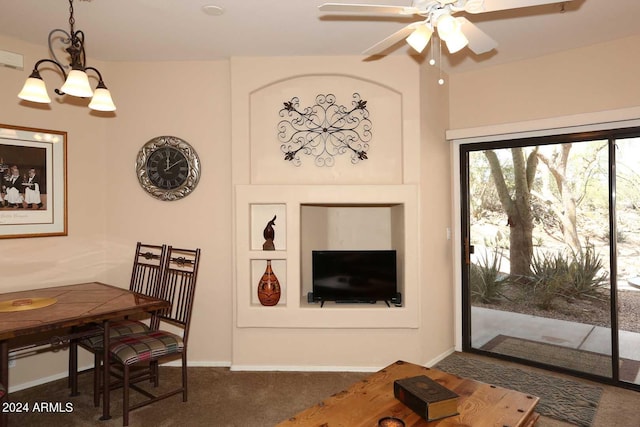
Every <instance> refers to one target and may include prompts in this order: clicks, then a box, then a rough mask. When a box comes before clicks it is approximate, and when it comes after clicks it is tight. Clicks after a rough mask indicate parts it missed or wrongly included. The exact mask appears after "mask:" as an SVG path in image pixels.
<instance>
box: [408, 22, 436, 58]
mask: <svg viewBox="0 0 640 427" xmlns="http://www.w3.org/2000/svg"><path fill="white" fill-rule="evenodd" d="M432 34H433V29H432V28H431V27H429V26H428V25H427V24H422V25H420V26H418V28H416V29H415V30H414V31H413V32H412V33H411V34H409V37H407V38H406V41H407V43H408V44H409V46H411V47H412V48H413V50H415V51H416V52H418V53H422V51H423V50H424V48H425V47H427V45H428V44H429V40H430V39H431V35H432Z"/></svg>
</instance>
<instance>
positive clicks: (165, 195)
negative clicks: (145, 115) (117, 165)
mask: <svg viewBox="0 0 640 427" xmlns="http://www.w3.org/2000/svg"><path fill="white" fill-rule="evenodd" d="M136 174H137V175H138V181H140V185H141V186H142V188H143V189H144V190H145V191H146V192H147V193H149V194H150V195H152V196H153V197H155V198H156V199H159V200H165V201H173V200H178V199H181V198H183V197H186V196H188V195H189V194H191V192H192V191H193V190H194V189H195V188H196V185H198V180H199V179H200V159H199V157H198V153H196V150H194V149H193V147H192V146H191V145H190V144H189V143H188V142H186V141H184V140H183V139H180V138H177V137H175V136H158V137H155V138H153V139H151V140H150V141H148V142H147V143H146V144H144V145H143V146H142V148H141V149H140V151H139V152H138V158H137V160H136Z"/></svg>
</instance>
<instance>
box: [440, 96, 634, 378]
mask: <svg viewBox="0 0 640 427" xmlns="http://www.w3.org/2000/svg"><path fill="white" fill-rule="evenodd" d="M638 117H640V108H631V109H624V110H614V111H606V112H600V113H587V114H581V115H576V116H565V117H559V118H557V119H544V120H537V121H530V122H521V123H510V124H502V125H494V126H488V127H482V128H472V129H460V130H450V131H447V135H446V136H447V139H448V140H449V141H450V142H451V144H452V153H451V154H452V156H451V159H452V163H451V170H452V189H453V198H452V200H453V206H452V208H453V209H452V212H453V215H454V216H453V219H452V220H453V224H452V229H453V242H452V243H453V268H454V271H453V277H454V286H455V287H454V297H455V306H454V314H455V318H454V331H455V345H454V349H455V350H456V351H467V350H468V349H469V348H470V347H471V346H470V334H467V335H468V339H467V341H468V342H465V334H464V332H465V331H468V330H469V328H470V325H469V324H468V323H467V324H465V322H469V321H470V316H468V315H467V316H465V315H464V314H465V313H464V310H465V309H467V310H470V304H468V301H466V298H467V297H466V295H468V292H463V289H462V286H463V285H462V284H463V283H466V281H463V274H466V272H465V273H463V271H465V270H463V265H464V264H465V251H464V245H465V242H464V236H465V235H466V234H465V233H463V230H464V229H465V228H464V227H467V230H468V223H467V222H468V216H467V217H466V218H465V216H464V215H463V209H462V207H463V206H462V205H463V202H464V201H465V198H464V197H463V194H462V182H463V180H464V182H466V180H467V179H468V176H467V171H466V170H465V165H466V159H465V158H464V157H463V155H462V154H461V153H462V146H463V145H467V144H473V145H476V144H478V145H477V146H478V147H483V148H482V149H490V148H496V147H498V146H499V145H500V144H507V142H506V141H514V140H517V141H519V142H524V141H527V143H526V144H524V143H523V144H522V145H531V144H532V142H533V141H536V143H538V142H540V143H542V142H544V141H545V140H546V141H550V138H552V139H553V141H552V142H553V143H557V142H579V141H583V140H589V139H595V138H599V139H609V138H620V137H638V136H640V119H638ZM615 118H618V119H617V120H616V119H615ZM547 143H550V142H547ZM494 145H495V146H494ZM519 145H520V144H519ZM492 146H494V147H492ZM612 146H613V144H609V150H610V151H611V150H612ZM609 154H610V156H611V153H609ZM613 155H614V156H615V153H614V154H613ZM611 159H612V161H614V160H615V157H611ZM611 177H612V175H611V174H610V192H609V194H610V197H611V196H612V191H611V190H612V189H613V190H615V187H613V188H611V186H612V185H615V183H612V182H611ZM610 205H611V206H610V209H611V208H613V209H615V204H613V203H612V201H611V200H610ZM465 209H466V208H465ZM613 214H615V211H614V212H613ZM614 218H615V216H613V215H610V221H611V222H615V221H614ZM610 232H611V233H615V224H613V227H612V228H611V230H610ZM614 235H615V234H614ZM611 251H612V254H614V253H615V252H613V251H615V246H614V245H612V249H611ZM611 258H615V257H612V256H610V259H611ZM614 262H615V261H614ZM615 267H616V265H615V263H614V264H611V270H612V271H611V272H612V274H613V275H615V270H614V268H615ZM611 280H612V283H613V281H614V280H615V276H613V277H612V279H611ZM614 289H615V286H614ZM463 298H464V299H465V301H463ZM616 298H617V289H616V291H614V292H612V295H611V304H612V308H613V307H616V305H615V304H616ZM614 313H615V311H614V310H613V309H612V331H613V332H612V358H615V359H614V360H616V361H617V360H618V358H619V357H618V324H617V319H616V318H615V316H614ZM492 355H493V354H492ZM531 364H532V365H535V363H531ZM545 368H553V367H547V366H545ZM553 370H559V371H562V370H561V369H553ZM570 373H572V374H575V372H573V371H571V372H570ZM613 373H614V376H613V377H614V378H618V363H614V364H613ZM578 374H580V373H578ZM587 376H588V375H587ZM598 380H599V381H601V382H607V381H602V377H598ZM611 382H612V383H613V384H614V385H618V386H622V387H626V388H632V389H634V390H638V389H640V386H638V385H636V384H631V383H621V382H619V381H613V380H611Z"/></svg>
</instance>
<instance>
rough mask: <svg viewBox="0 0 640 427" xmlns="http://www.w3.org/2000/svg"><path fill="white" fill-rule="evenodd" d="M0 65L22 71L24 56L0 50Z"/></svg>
mask: <svg viewBox="0 0 640 427" xmlns="http://www.w3.org/2000/svg"><path fill="white" fill-rule="evenodd" d="M0 65H1V66H4V67H9V68H15V69H16V70H22V69H23V67H24V56H22V55H20V54H19V53H13V52H7V51H6V50H0Z"/></svg>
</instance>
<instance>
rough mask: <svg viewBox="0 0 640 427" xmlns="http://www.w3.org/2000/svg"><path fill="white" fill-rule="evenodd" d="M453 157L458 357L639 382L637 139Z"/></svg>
mask: <svg viewBox="0 0 640 427" xmlns="http://www.w3.org/2000/svg"><path fill="white" fill-rule="evenodd" d="M460 154H461V155H460V158H461V171H462V185H461V189H462V201H463V203H462V207H463V215H462V232H463V237H464V254H463V258H464V262H463V272H462V273H463V274H462V276H463V304H464V310H463V312H464V317H465V318H464V322H463V325H464V327H463V334H464V346H465V350H468V351H477V352H483V353H487V354H491V355H496V356H499V357H504V358H511V359H518V360H522V361H526V362H529V363H534V364H540V365H545V366H549V367H552V368H557V369H558V370H565V371H571V372H576V373H579V374H584V375H586V376H593V377H598V378H606V379H615V380H618V379H619V380H620V381H624V382H629V383H635V384H640V382H639V378H638V372H639V369H638V368H640V341H639V340H638V337H640V325H639V324H638V323H639V322H638V321H637V319H638V312H637V310H640V306H637V307H636V305H635V301H636V298H640V287H636V286H635V284H634V280H635V281H637V282H638V285H639V286H640V263H638V262H637V260H638V259H640V258H639V257H638V255H639V254H640V233H638V231H640V230H638V229H639V228H640V214H639V213H640V175H638V171H640V167H639V166H640V138H634V137H629V136H627V135H617V136H616V135H614V134H612V135H607V134H602V133H600V134H592V135H584V134H581V135H569V136H562V137H545V138H537V139H528V140H512V141H501V142H499V143H490V144H489V143H482V144H468V145H462V146H461V153H460ZM616 159H617V160H616ZM616 186H617V187H618V192H617V193H616ZM616 195H617V197H616ZM636 236H638V238H636ZM634 257H635V259H634ZM636 265H637V267H636ZM622 284H624V286H622ZM639 301H640V299H639ZM618 308H619V309H621V310H620V311H619V310H618ZM625 310H626V311H625ZM632 312H633V313H632ZM627 313H628V314H627ZM634 319H635V322H634V321H633V320H634Z"/></svg>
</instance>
